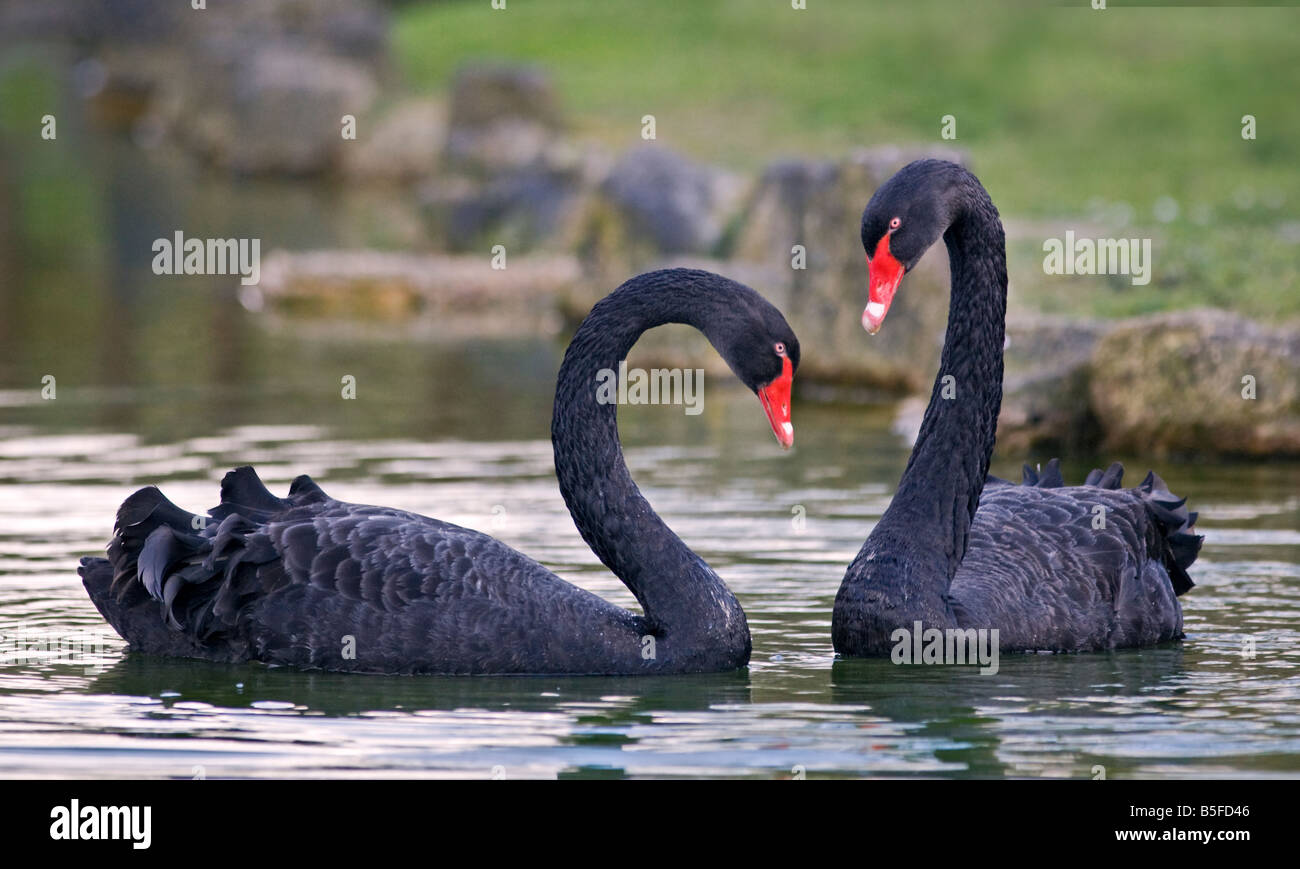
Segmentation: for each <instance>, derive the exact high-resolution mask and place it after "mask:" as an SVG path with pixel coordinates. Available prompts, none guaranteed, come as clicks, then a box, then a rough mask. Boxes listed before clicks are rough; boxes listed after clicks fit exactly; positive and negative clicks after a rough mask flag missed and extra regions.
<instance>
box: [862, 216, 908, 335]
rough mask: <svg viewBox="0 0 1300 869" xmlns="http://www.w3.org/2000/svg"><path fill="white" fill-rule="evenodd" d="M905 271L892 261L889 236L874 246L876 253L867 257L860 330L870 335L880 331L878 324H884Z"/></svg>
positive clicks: (896, 262)
mask: <svg viewBox="0 0 1300 869" xmlns="http://www.w3.org/2000/svg"><path fill="white" fill-rule="evenodd" d="M905 271H906V269H904V268H903V264H902V263H900V262H899V261H898V260H896V259H894V255H893V254H891V253H890V252H889V234H888V233H886V234H885V236H884V238H882V239H880V242H879V243H878V244H877V245H876V252H875V253H874V254H872V255H871V256H869V257H867V273H868V275H870V278H869V280H868V281H867V308H866V310H865V311H863V312H862V328H863V329H866V330H867V331H868V332H870V333H871V334H872V335H874V334H876V333H877V332H879V331H880V324H881V323H883V322H885V315H886V314H888V313H889V305H890V303H891V302H893V301H894V293H896V292H898V284H899V282H900V281H902V280H903V273H904V272H905Z"/></svg>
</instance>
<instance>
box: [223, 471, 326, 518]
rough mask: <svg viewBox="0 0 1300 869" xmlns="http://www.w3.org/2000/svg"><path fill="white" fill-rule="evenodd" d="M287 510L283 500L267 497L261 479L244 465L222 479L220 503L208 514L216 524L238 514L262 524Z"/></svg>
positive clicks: (268, 492)
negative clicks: (216, 521)
mask: <svg viewBox="0 0 1300 869" xmlns="http://www.w3.org/2000/svg"><path fill="white" fill-rule="evenodd" d="M299 479H301V478H299ZM309 482H310V480H309ZM313 485H314V484H313ZM291 506H293V505H292V504H290V503H289V502H288V501H286V500H285V499H283V498H277V497H276V496H275V495H273V494H271V490H270V489H268V488H266V485H265V484H264V483H263V482H262V479H261V477H259V476H257V471H254V470H253V469H252V467H251V466H249V465H244V466H243V467H240V468H235V469H234V470H233V471H231V472H229V473H228V474H226V476H225V477H223V478H222V480H221V503H220V504H218V505H217V506H216V507H213V508H212V509H211V510H210V511H209V512H210V513H211V514H212V518H214V519H217V520H221V519H225V518H226V517H227V516H230V515H232V514H234V513H238V514H240V515H241V516H245V517H247V518H249V519H252V520H253V521H255V522H265V521H266V520H267V519H269V518H271V517H272V516H274V515H275V514H276V513H279V512H281V511H283V510H287V509H289V508H290V507H291Z"/></svg>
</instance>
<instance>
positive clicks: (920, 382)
mask: <svg viewBox="0 0 1300 869" xmlns="http://www.w3.org/2000/svg"><path fill="white" fill-rule="evenodd" d="M923 156H935V157H942V158H944V159H949V160H954V161H956V162H963V155H962V154H960V153H959V152H954V151H951V150H945V149H933V148H929V149H903V148H895V147H889V148H877V149H870V150H863V151H859V152H856V153H855V154H853V155H852V156H851V157H849V158H848V159H846V160H844V161H841V162H825V161H822V162H802V161H782V162H779V163H775V164H773V165H771V166H770V167H768V169H767V170H766V171H765V172H764V174H763V177H762V179H761V181H760V182H759V185H758V189H757V192H756V193H755V195H754V196H753V198H752V200H751V202H750V204H749V208H748V210H747V212H746V214H745V216H744V219H743V225H742V228H741V230H740V232H739V234H738V236H737V238H736V240H735V244H734V250H733V251H732V252H733V254H734V256H735V257H736V258H737V259H738V260H741V261H747V262H755V263H761V264H764V265H766V266H768V267H769V269H770V270H771V273H772V274H773V275H774V276H780V277H779V279H778V280H777V282H776V283H774V284H773V285H771V286H769V287H763V288H762V290H763V292H764V293H765V294H766V295H768V297H769V298H770V299H771V300H772V301H773V302H774V303H775V304H776V305H777V306H778V307H780V308H781V309H782V310H783V311H784V312H785V313H786V316H787V317H788V318H789V319H790V323H791V325H792V326H793V327H794V329H795V331H796V332H797V333H798V334H799V337H800V341H801V342H803V343H804V344H805V345H807V346H809V347H816V348H817V352H816V354H815V355H814V354H808V355H807V358H806V360H805V363H804V365H805V366H806V370H801V376H803V377H805V378H807V379H813V380H821V381H823V382H825V383H829V384H836V383H838V384H841V385H842V386H843V387H845V388H846V389H849V390H857V389H861V387H863V386H866V387H870V388H872V389H875V390H887V391H889V392H893V393H906V392H924V391H928V388H929V385H930V382H931V381H932V379H933V377H934V372H935V368H936V366H937V364H938V358H939V350H940V348H941V347H942V343H943V333H944V325H945V323H946V322H947V312H948V268H947V253H946V251H945V250H944V248H943V246H942V245H936V246H935V247H934V248H933V249H932V250H931V252H929V253H927V254H926V256H925V257H924V259H922V261H921V263H920V265H919V266H918V267H917V268H916V269H915V270H914V271H913V272H912V273H911V274H909V275H908V277H907V278H906V280H905V281H904V282H903V286H902V289H901V290H900V291H899V293H898V296H897V297H895V300H894V304H893V306H892V307H891V308H890V312H889V318H888V319H887V320H886V322H885V326H884V328H883V329H882V330H881V331H880V333H879V334H877V335H874V336H869V335H867V334H866V333H865V332H864V331H863V330H862V325H861V314H862V308H863V306H864V305H865V304H866V284H867V269H866V263H865V260H864V255H863V250H862V242H861V239H860V238H859V225H860V223H861V218H862V209H863V208H865V207H866V204H867V201H868V200H869V199H870V198H871V194H872V193H873V192H875V190H876V188H877V187H879V186H880V184H882V183H883V182H884V181H886V180H887V179H888V178H889V177H890V175H892V174H893V173H894V172H895V171H897V170H898V169H899V168H901V167H902V166H903V165H904V164H906V163H908V162H910V161H911V160H914V159H917V158H919V157H923ZM796 245H799V246H801V247H802V249H803V257H804V262H803V266H804V267H803V268H796V267H795V262H794V259H795V253H794V248H795V246H796Z"/></svg>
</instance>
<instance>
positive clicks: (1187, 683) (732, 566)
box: [0, 147, 1300, 779]
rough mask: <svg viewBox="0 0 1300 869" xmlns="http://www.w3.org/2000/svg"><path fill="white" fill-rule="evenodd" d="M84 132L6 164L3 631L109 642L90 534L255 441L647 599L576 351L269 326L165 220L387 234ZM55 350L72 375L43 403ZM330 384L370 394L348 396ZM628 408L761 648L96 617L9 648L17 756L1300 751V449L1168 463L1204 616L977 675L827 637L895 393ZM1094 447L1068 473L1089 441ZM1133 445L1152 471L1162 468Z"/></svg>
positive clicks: (182, 770)
mask: <svg viewBox="0 0 1300 869" xmlns="http://www.w3.org/2000/svg"><path fill="white" fill-rule="evenodd" d="M67 153H70V152H65V150H64V149H50V148H39V147H37V148H33V149H31V153H29V154H25V155H23V154H20V155H19V156H20V157H21V158H22V159H20V160H18V161H17V162H16V163H10V164H8V166H16V167H19V168H14V169H13V170H12V171H9V169H7V167H6V164H5V163H4V162H3V161H0V173H3V172H6V171H8V172H9V175H8V178H7V185H8V187H7V188H6V187H5V185H2V184H0V206H3V205H4V204H5V200H4V198H3V197H4V196H6V195H8V194H7V193H6V192H5V191H6V189H8V190H14V189H18V190H19V191H20V192H21V193H22V195H21V196H18V197H16V199H14V200H11V201H17V200H21V201H22V202H24V203H27V204H28V206H29V211H28V214H29V215H34V217H32V218H31V220H30V222H29V223H22V224H20V225H19V226H18V231H17V232H16V233H13V234H11V235H5V234H0V634H3V635H5V636H12V635H13V634H15V633H22V632H29V633H30V632H35V633H37V634H42V635H45V636H68V635H77V634H80V633H82V632H91V633H94V634H98V635H101V636H102V635H103V634H104V632H105V630H106V628H105V626H104V624H103V622H102V621H101V619H100V618H99V616H98V614H97V613H96V611H95V610H94V608H93V607H92V606H91V604H90V602H89V601H88V600H87V598H86V597H85V594H84V591H83V590H82V588H81V585H80V581H79V579H78V577H77V575H76V573H75V567H76V563H77V559H78V558H79V557H80V556H82V555H88V554H96V553H98V552H101V551H102V548H103V546H104V544H105V543H106V542H107V539H108V537H109V534H110V532H111V528H112V517H113V514H114V512H115V510H116V508H117V505H118V504H119V503H120V502H121V501H122V499H123V498H124V497H126V495H128V494H129V493H130V492H131V491H133V490H134V488H136V487H138V486H141V485H146V484H150V483H158V484H160V485H161V486H162V487H163V488H164V490H165V491H166V492H167V494H168V495H169V496H170V497H171V498H172V499H173V500H175V501H176V502H177V503H179V504H181V505H182V506H185V507H188V508H190V509H201V508H206V507H210V506H212V505H213V503H214V502H215V501H216V494H217V481H218V480H219V479H220V476H221V474H222V473H224V471H225V470H227V469H229V468H230V467H233V466H235V465H239V464H244V463H254V464H256V465H257V466H258V469H259V471H260V472H261V473H262V475H263V477H264V479H266V480H267V482H268V483H269V484H271V485H272V487H273V488H275V489H279V490H281V491H283V489H284V488H285V487H286V486H287V483H288V481H289V480H290V479H292V477H293V476H295V475H297V474H299V473H309V474H312V475H313V476H314V477H316V478H317V479H318V480H319V481H320V482H322V483H323V484H324V486H325V488H326V489H327V491H329V492H330V493H331V494H333V495H335V496H336V497H340V498H344V499H347V500H352V501H361V502H369V503H378V504H388V505H394V506H399V507H404V508H408V509H411V510H416V511H419V512H423V513H428V514H431V515H434V516H438V517H440V518H443V519H446V520H450V521H453V522H458V523H461V524H463V525H467V526H469V527H473V528H478V529H481V530H484V531H486V532H489V533H492V534H494V535H497V536H498V537H500V538H502V539H503V540H505V541H506V542H507V543H509V544H511V545H513V546H515V547H517V548H519V549H520V550H522V551H523V552H525V553H528V554H529V555H531V556H533V557H535V558H537V559H539V560H540V561H541V562H543V563H544V564H546V565H548V566H549V567H551V568H553V569H554V570H556V571H557V572H559V573H560V574H561V575H562V576H564V577H565V578H567V579H569V580H571V581H573V582H575V583H577V584H579V585H581V586H583V587H585V588H587V589H590V590H591V591H593V592H596V593H598V594H601V595H605V596H606V597H608V598H609V599H611V600H614V601H617V602H618V603H620V604H622V605H625V606H632V605H633V600H632V597H631V595H630V594H629V593H628V592H627V591H626V589H624V588H623V587H622V586H621V585H620V584H619V583H618V581H617V580H616V579H614V578H612V577H611V576H609V575H608V574H607V573H606V571H605V570H604V568H603V567H602V566H601V565H600V564H599V563H598V562H597V560H596V559H595V557H594V556H593V555H592V554H591V553H590V551H588V550H587V548H586V547H585V546H584V545H583V544H582V541H581V539H580V538H579V537H578V534H577V532H576V530H575V529H574V528H573V526H572V524H571V522H570V521H569V518H568V515H567V513H566V512H565V510H564V506H563V503H562V502H561V499H560V496H559V493H558V491H557V490H556V487H555V482H554V476H553V473H552V469H551V457H550V446H549V442H548V440H547V434H548V431H549V424H550V402H551V396H552V389H553V387H554V374H555V370H556V367H557V366H558V362H559V357H560V352H561V350H562V348H561V347H560V346H558V345H557V344H556V343H554V342H550V341H545V340H501V341H488V342H455V341H439V340H437V339H436V336H437V334H438V332H437V330H436V329H433V330H425V332H424V333H421V335H420V336H419V337H415V338H409V339H398V338H394V337H393V335H392V334H391V333H394V332H397V331H399V330H398V329H397V328H396V327H395V326H392V325H382V324H381V325H379V326H377V327H371V328H365V329H353V328H340V327H337V326H331V325H328V324H321V323H313V322H308V321H282V320H278V319H276V318H275V317H272V316H269V315H265V314H263V315H254V314H251V313H248V312H246V311H244V310H242V309H241V308H240V307H239V305H238V304H237V303H236V301H235V298H234V292H233V287H232V286H230V283H231V282H229V281H226V280H220V279H213V280H208V279H204V278H175V279H172V278H168V279H159V278H155V277H154V276H153V275H152V274H151V273H150V272H149V269H148V266H149V261H150V257H151V254H150V242H151V240H152V239H154V238H157V237H163V236H167V237H170V234H171V233H172V232H173V231H174V230H175V229H177V228H181V229H183V230H184V231H185V232H186V234H187V235H189V236H194V237H206V236H212V237H231V236H248V235H253V236H260V237H262V238H264V239H265V242H264V243H265V249H266V250H268V251H269V250H270V249H271V248H272V247H275V246H287V247H291V248H305V247H312V246H315V245H321V244H341V245H344V246H359V245H362V244H373V243H377V242H376V241H375V240H374V239H373V238H372V237H371V236H369V235H367V234H365V233H364V232H361V231H358V230H355V229H352V230H349V229H348V228H347V225H346V224H347V217H346V215H347V214H348V213H349V208H348V207H347V206H348V203H347V202H346V201H343V200H344V199H345V198H346V195H345V194H342V193H339V192H337V191H331V190H329V189H315V188H311V187H304V186H294V187H291V188H289V189H285V188H284V187H283V186H275V187H270V186H266V185H261V186H259V185H247V186H238V185H232V184H230V183H229V182H228V180H225V179H222V178H215V179H214V178H213V177H211V176H204V175H201V174H199V173H194V172H193V170H192V169H191V168H174V167H173V168H171V169H169V168H168V163H167V160H166V159H165V157H164V156H163V155H153V156H150V157H149V158H148V159H143V158H141V157H140V156H139V155H135V156H131V155H130V154H128V155H127V156H123V151H122V149H121V147H103V148H86V149H83V150H82V151H81V152H80V153H77V154H74V155H73V156H67ZM41 161H47V163H48V161H56V162H55V164H54V165H47V164H46V163H42V162H41ZM57 161H65V162H61V163H60V162H57ZM24 165H25V166H26V167H27V168H28V169H30V168H31V167H32V166H36V171H33V172H29V171H26V170H23V169H21V167H23V166H24ZM186 173H189V174H190V175H197V176H198V177H188V176H187V174H186ZM59 178H66V179H69V183H67V184H65V185H63V186H61V187H55V186H54V185H53V181H52V179H59ZM32 179H34V180H32ZM25 185H32V186H31V187H30V188H29V187H27V186H25ZM52 191H53V192H52ZM59 191H61V193H59ZM55 194H59V195H55ZM381 205H382V203H381ZM36 206H40V208H37V207H36ZM41 209H45V210H44V211H42V210H41ZM360 210H361V211H363V212H364V211H366V208H365V207H360ZM380 210H381V211H382V208H381V209H380ZM11 211H12V209H11ZM60 215H62V216H60ZM78 215H80V216H82V217H80V218H77V216H78ZM87 215H94V216H96V217H94V218H91V217H87ZM74 218H77V219H79V220H80V222H76V223H74V224H72V226H73V227H74V228H73V229H69V228H68V227H69V224H68V223H67V221H69V220H73V219H74ZM805 352H809V351H808V350H806V351H805ZM632 364H634V365H635V364H637V363H636V358H635V355H634V357H633V360H632ZM47 375H52V376H54V378H55V384H56V397H55V398H54V400H44V399H42V397H41V394H40V390H41V387H42V382H43V378H44V377H46V376H47ZM345 375H352V376H353V377H355V378H356V380H355V382H356V389H357V400H355V401H345V400H343V399H342V398H341V395H340V384H341V380H342V378H343V377H344V376H345ZM795 392H796V399H798V396H799V392H800V385H799V384H798V383H796V387H795ZM1190 412H1194V408H1193V409H1192V410H1191V411H1190ZM620 418H621V424H622V429H623V435H624V441H625V443H626V444H627V446H628V459H629V465H630V466H631V468H632V471H633V473H634V475H635V477H636V479H637V480H638V481H639V482H640V484H641V485H642V487H643V488H644V490H645V492H646V494H647V495H648V497H649V498H650V500H651V502H652V503H653V504H654V505H655V506H656V508H657V509H658V510H659V511H660V513H661V514H662V515H663V516H664V517H665V519H666V520H667V521H668V522H669V524H670V525H672V527H673V528H675V529H676V530H677V531H678V532H679V533H680V534H681V535H682V537H683V538H684V539H685V540H686V541H687V543H689V544H690V545H691V546H693V547H694V548H695V549H696V551H697V552H699V553H700V555H702V556H703V557H704V558H705V559H707V560H708V561H709V562H710V563H711V564H713V565H714V566H715V568H716V569H717V570H718V572H719V573H720V574H721V576H722V577H723V578H724V579H725V580H726V581H727V582H728V583H729V584H730V586H731V587H732V588H733V589H734V590H735V591H736V593H737V594H738V596H739V597H740V600H741V602H742V604H743V605H744V607H745V610H746V612H747V613H748V616H749V623H750V626H751V628H752V630H753V634H754V656H753V662H752V664H751V666H750V667H749V669H748V671H746V672H742V673H732V674H723V675H714V676H703V677H671V678H659V679H627V678H620V679H605V678H568V679H565V678H560V679H557V678H461V679H453V678H425V677H402V678H384V677H371V676H342V675H333V674H323V673H310V672H296V671H291V670H284V669H268V668H266V667H262V666H257V665H253V666H238V667H232V666H218V665H212V664H205V663H199V662H189V661H168V660H158V659H149V658H146V657H141V656H133V655H128V654H126V653H125V652H124V650H123V648H122V644H121V642H120V641H118V640H116V639H114V638H112V637H111V635H109V637H108V638H107V639H106V640H105V642H104V647H103V649H102V651H101V652H99V653H98V654H97V655H96V656H95V657H93V658H92V659H91V660H88V661H78V662H76V663H68V662H65V661H60V660H58V659H57V658H56V657H55V656H52V655H48V654H47V655H34V656H33V657H32V659H31V660H28V661H25V662H22V663H11V664H8V665H0V776H25V777H30V776H56V777H62V776H78V777H174V778H192V777H195V776H206V777H212V778H216V777H222V776H230V777H278V776H322V777H324V776H329V777H344V776H365V777H376V776H445V777H455V776H460V777H471V778H485V777H492V776H499V777H506V778H524V777H530V776H537V777H554V776H588V777H606V776H607V777H618V776H687V775H691V776H698V775H718V776H722V775H726V776H750V777H760V778H771V777H775V778H782V777H785V778H788V777H795V776H800V775H806V776H809V777H813V776H820V775H878V776H948V777H965V776H1029V777H1038V776H1052V777H1075V778H1092V777H1096V776H1097V775H1099V774H1101V773H1100V772H1098V770H1099V768H1104V774H1105V775H1106V776H1107V777H1108V778H1112V779H1113V778H1120V777H1125V776H1219V775H1222V776H1242V775H1250V776H1254V775H1260V776H1277V775H1291V776H1294V775H1296V774H1297V773H1300V705H1298V704H1297V700H1300V644H1298V643H1297V640H1298V639H1300V631H1298V629H1297V628H1298V626H1300V531H1298V530H1297V528H1298V527H1300V522H1298V521H1297V520H1298V519H1300V495H1297V493H1300V465H1295V464H1277V463H1274V464H1268V465H1265V464H1255V465H1231V464H1224V463H1219V462H1207V463H1204V464H1197V465H1190V464H1182V465H1178V464H1170V463H1160V464H1159V467H1160V470H1161V472H1162V474H1163V475H1164V476H1165V478H1166V479H1167V480H1168V481H1169V483H1170V485H1171V486H1172V487H1173V489H1174V491H1176V492H1178V493H1179V494H1180V495H1187V496H1189V497H1190V498H1191V501H1192V504H1193V506H1194V508H1196V509H1199V510H1200V511H1201V523H1200V524H1201V530H1202V532H1203V533H1204V534H1205V535H1206V538H1207V539H1206V544H1205V548H1204V550H1203V552H1202V555H1201V558H1200V560H1199V561H1198V563H1197V564H1196V566H1195V568H1194V570H1193V576H1194V578H1195V580H1196V582H1197V583H1198V587H1197V588H1196V589H1194V590H1193V592H1192V593H1190V594H1189V595H1187V596H1185V597H1184V598H1183V602H1184V608H1185V613H1186V623H1187V632H1188V638H1187V640H1186V641H1185V642H1183V643H1181V644H1174V645H1171V646H1168V647H1165V648H1159V649H1149V650H1142V651H1130V652H1121V653H1115V654H1106V655H1086V656H1083V655H1079V656H1038V655H1035V656H1008V657H1004V658H1003V659H1002V660H1001V664H1000V670H999V672H998V673H997V675H995V676H980V675H978V674H977V673H976V671H975V670H974V669H953V668H940V667H923V666H917V667H896V666H894V665H892V664H890V663H889V662H881V661H837V660H836V659H835V656H834V654H833V652H832V649H831V645H830V613H831V608H832V603H833V600H834V596H835V592H836V589H837V588H838V586H839V582H840V578H841V576H842V575H843V570H844V566H845V565H846V564H847V563H848V561H849V560H850V558H851V557H852V556H853V554H854V553H855V552H856V551H857V549H858V547H859V546H860V545H861V542H862V540H863V539H864V538H865V537H866V535H867V533H868V532H869V531H870V529H871V527H872V524H873V523H874V522H875V521H876V520H877V519H878V518H879V516H880V515H881V513H882V512H883V510H884V509H885V507H886V506H887V504H888V501H889V496H890V493H891V491H892V488H893V486H894V484H895V483H896V482H897V479H898V476H899V473H900V472H901V470H902V468H903V465H904V463H905V462H906V457H907V450H906V446H905V445H904V444H902V443H900V442H899V441H898V440H897V438H896V437H895V436H894V435H892V434H891V432H890V420H891V410H890V409H889V408H877V409H864V408H851V407H827V406H816V405H811V404H809V403H807V402H802V403H800V402H798V401H797V402H796V407H795V427H796V439H797V446H796V448H795V450H794V451H793V452H792V453H789V454H783V453H782V452H781V451H780V450H779V449H778V447H777V446H776V444H775V443H774V440H773V438H772V436H771V434H770V432H769V431H768V430H767V425H766V422H765V420H764V419H763V416H762V413H761V411H760V409H759V407H758V403H757V401H756V400H755V399H754V398H753V396H750V395H747V394H744V393H743V392H738V391H735V390H733V389H729V388H728V387H727V378H726V377H725V376H721V377H713V376H711V377H710V378H709V379H708V380H707V381H706V401H705V411H704V413H703V414H701V415H700V416H692V417H688V416H686V415H685V414H683V413H682V411H681V409H680V408H626V409H624V410H623V411H622V412H621V413H620ZM1033 458H1034V459H1035V460H1043V459H1046V458H1048V457H1047V456H1035V457H1033ZM1075 458H1077V459H1078V460H1077V461H1074V462H1072V463H1070V464H1068V465H1067V467H1066V472H1067V476H1068V477H1070V478H1072V479H1078V478H1079V477H1080V476H1081V475H1082V474H1083V473H1084V472H1086V470H1087V469H1088V468H1089V467H1090V466H1091V464H1090V463H1089V462H1087V461H1085V460H1084V459H1083V458H1082V457H1075ZM1017 467H1018V461H1003V460H999V461H998V462H997V463H996V464H995V467H994V471H995V472H996V473H999V474H1000V475H1002V476H1015V475H1016V474H1017ZM1129 467H1130V481H1133V482H1135V481H1136V480H1138V479H1140V478H1141V475H1142V473H1144V471H1145V467H1146V463H1145V462H1143V461H1141V460H1130V461H1129ZM1246 639H1252V640H1253V641H1254V645H1255V649H1254V657H1253V658H1252V657H1243V654H1242V652H1243V648H1244V641H1245V640H1246Z"/></svg>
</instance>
